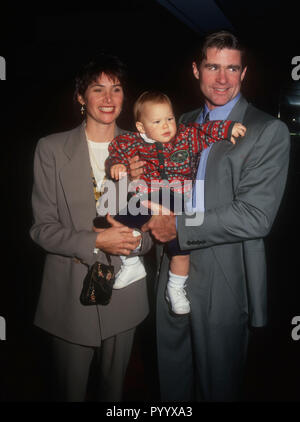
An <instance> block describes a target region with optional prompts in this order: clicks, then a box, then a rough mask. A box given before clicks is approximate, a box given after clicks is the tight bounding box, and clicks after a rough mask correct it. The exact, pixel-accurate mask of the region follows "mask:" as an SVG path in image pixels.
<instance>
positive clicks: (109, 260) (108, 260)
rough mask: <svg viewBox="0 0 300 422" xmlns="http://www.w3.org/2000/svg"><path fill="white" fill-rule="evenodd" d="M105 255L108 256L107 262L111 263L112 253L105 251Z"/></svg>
mask: <svg viewBox="0 0 300 422" xmlns="http://www.w3.org/2000/svg"><path fill="white" fill-rule="evenodd" d="M105 256H106V259H107V262H108V263H109V265H111V258H110V255H109V254H108V253H105Z"/></svg>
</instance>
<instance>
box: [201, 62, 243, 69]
mask: <svg viewBox="0 0 300 422" xmlns="http://www.w3.org/2000/svg"><path fill="white" fill-rule="evenodd" d="M211 66H214V67H221V65H220V64H218V63H205V65H204V67H211ZM224 67H225V68H226V69H229V68H233V69H241V65H239V64H228V65H227V66H224Z"/></svg>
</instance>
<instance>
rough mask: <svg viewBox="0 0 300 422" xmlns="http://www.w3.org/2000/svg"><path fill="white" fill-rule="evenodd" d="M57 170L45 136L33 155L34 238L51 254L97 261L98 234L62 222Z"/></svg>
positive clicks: (32, 229)
mask: <svg viewBox="0 0 300 422" xmlns="http://www.w3.org/2000/svg"><path fill="white" fill-rule="evenodd" d="M57 177H58V175H57V172H56V161H55V157H54V152H53V151H52V149H51V147H50V145H49V142H47V140H46V139H45V138H43V139H41V140H40V141H39V142H38V145H37V147H36V151H35V156H34V182H33V190H32V210H33V218H34V223H33V225H32V227H31V229H30V235H31V237H32V239H33V240H34V241H35V242H36V243H37V244H38V245H39V246H41V247H42V248H43V249H44V250H46V251H47V252H49V253H53V254H58V255H64V256H69V257H74V258H75V257H76V258H78V259H80V260H83V261H84V262H87V263H88V264H90V263H92V262H93V261H94V260H95V257H94V255H93V250H94V248H95V244H96V237H97V233H94V232H93V231H89V230H81V231H76V230H75V229H74V228H73V227H72V225H71V222H70V223H69V224H63V223H62V221H61V219H60V216H59V210H58V203H57V201H58V199H57Z"/></svg>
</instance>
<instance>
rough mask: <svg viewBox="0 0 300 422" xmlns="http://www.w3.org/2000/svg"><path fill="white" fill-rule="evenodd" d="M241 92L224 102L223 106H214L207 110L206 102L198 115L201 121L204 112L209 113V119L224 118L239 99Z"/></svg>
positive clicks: (204, 114)
mask: <svg viewBox="0 0 300 422" xmlns="http://www.w3.org/2000/svg"><path fill="white" fill-rule="evenodd" d="M240 96H241V94H240V93H238V94H237V96H236V97H234V98H233V99H232V100H231V101H229V102H228V103H226V104H224V105H223V106H220V107H216V108H214V109H213V110H209V108H208V107H207V105H206V104H204V108H203V111H202V113H201V115H200V119H201V121H203V120H204V117H205V116H206V113H209V120H226V119H227V117H228V116H229V114H230V112H231V110H232V109H233V107H234V106H235V104H236V103H237V102H238V100H239V99H240Z"/></svg>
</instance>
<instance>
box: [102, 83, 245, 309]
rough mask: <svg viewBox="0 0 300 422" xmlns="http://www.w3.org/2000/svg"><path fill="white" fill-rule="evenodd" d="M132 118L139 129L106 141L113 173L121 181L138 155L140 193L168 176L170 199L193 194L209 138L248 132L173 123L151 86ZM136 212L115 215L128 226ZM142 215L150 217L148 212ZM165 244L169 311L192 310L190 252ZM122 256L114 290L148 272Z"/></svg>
mask: <svg viewBox="0 0 300 422" xmlns="http://www.w3.org/2000/svg"><path fill="white" fill-rule="evenodd" d="M134 117H135V122H136V128H137V130H138V133H132V132H131V133H130V132H129V133H126V134H124V135H119V136H118V137H116V138H115V139H114V140H113V141H112V142H111V143H110V145H109V158H110V165H111V167H110V174H111V177H112V178H113V179H115V180H119V179H120V178H121V177H122V176H123V175H124V174H125V173H126V172H127V170H128V169H129V159H130V158H132V157H134V156H136V155H137V154H138V155H139V157H140V159H141V160H142V161H144V162H146V164H145V166H144V174H143V175H142V176H141V177H140V180H141V182H143V183H140V185H139V186H138V189H137V191H139V194H141V193H143V194H145V193H148V194H150V193H151V192H153V191H155V190H158V189H160V188H161V184H159V182H161V181H162V180H167V181H168V182H169V183H172V182H173V184H172V189H170V188H167V189H169V193H170V194H171V199H172V196H174V194H175V195H176V194H178V193H180V194H181V195H182V197H183V194H184V195H189V194H191V189H192V181H193V180H194V179H195V170H196V169H195V157H197V156H199V154H200V153H201V151H202V150H203V149H204V148H207V146H209V145H210V144H211V143H212V142H216V141H221V140H224V139H227V140H230V141H231V142H232V143H233V144H234V143H235V138H237V137H239V136H244V135H245V132H246V128H245V127H244V126H243V125H242V124H240V123H235V122H232V121H210V122H207V123H205V124H202V125H199V124H197V123H193V124H190V125H188V126H184V125H182V124H181V125H179V126H178V128H177V125H176V121H175V117H174V113H173V108H172V104H171V101H170V99H169V98H168V96H167V95H165V94H163V93H161V92H154V91H153V92H144V93H143V94H142V95H140V97H139V98H138V99H137V101H136V103H135V105H134ZM187 181H190V184H189V183H186V182H187ZM184 182H185V183H184ZM145 186H146V188H145ZM187 187H188V188H187ZM186 190H188V192H186ZM173 199H174V198H173ZM171 208H172V201H171ZM172 211H173V210H172ZM118 217H119V218H118ZM124 217H125V220H124ZM137 217H138V216H132V215H126V216H121V215H120V216H116V217H115V218H116V219H118V221H120V222H122V223H123V224H126V225H128V226H130V227H135V228H140V227H139V223H140V225H142V224H144V223H145V222H146V221H145V219H144V220H140V221H138V219H137ZM144 217H146V218H147V219H149V218H151V215H149V216H144ZM129 221H131V224H129ZM132 221H133V223H132ZM134 221H136V223H134ZM141 221H142V222H141ZM167 245H168V252H169V255H170V270H169V281H168V284H167V289H166V299H167V301H168V303H169V305H170V307H171V310H172V312H173V313H175V314H180V315H182V314H187V313H189V312H190V304H189V301H188V299H187V297H186V292H185V285H186V281H187V278H188V273H189V252H188V251H181V250H180V248H179V246H178V242H177V240H176V239H175V240H174V241H171V242H169V243H168V244H167ZM121 259H122V261H123V265H122V267H121V270H120V272H119V273H118V274H117V277H116V281H115V284H114V288H115V289H119V288H123V287H126V286H128V285H129V284H131V283H133V282H134V281H137V279H140V278H142V277H144V276H145V274H146V273H145V271H144V272H143V271H141V265H142V263H141V261H140V259H139V258H138V257H132V258H131V257H129V258H128V257H121ZM140 274H141V275H140Z"/></svg>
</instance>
